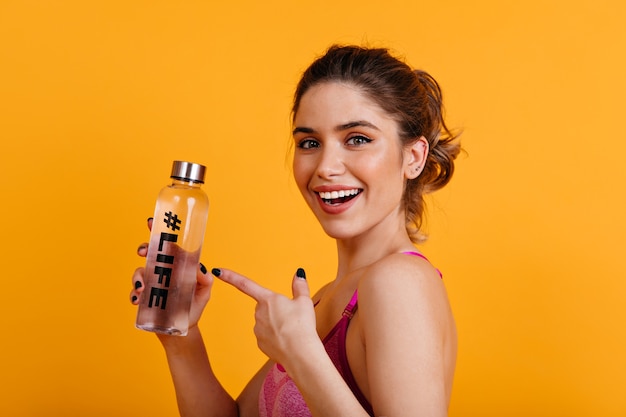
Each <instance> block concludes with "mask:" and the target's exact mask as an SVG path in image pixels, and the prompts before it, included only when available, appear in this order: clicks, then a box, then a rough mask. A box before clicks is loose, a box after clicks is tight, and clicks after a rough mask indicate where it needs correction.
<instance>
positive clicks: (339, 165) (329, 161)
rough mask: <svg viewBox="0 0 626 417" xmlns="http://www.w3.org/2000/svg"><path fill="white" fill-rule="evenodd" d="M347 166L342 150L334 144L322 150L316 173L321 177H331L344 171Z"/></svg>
mask: <svg viewBox="0 0 626 417" xmlns="http://www.w3.org/2000/svg"><path fill="white" fill-rule="evenodd" d="M345 169H346V167H345V164H344V161H343V154H342V152H341V150H339V149H336V147H334V146H325V147H324V148H323V150H322V152H320V157H319V160H318V163H317V169H316V174H317V176H318V177H320V178H324V179H329V178H332V177H334V176H337V175H341V174H343V173H344V171H345Z"/></svg>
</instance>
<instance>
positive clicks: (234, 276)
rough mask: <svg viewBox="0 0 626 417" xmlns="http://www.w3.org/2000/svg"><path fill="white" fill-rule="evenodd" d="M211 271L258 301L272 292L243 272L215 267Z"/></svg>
mask: <svg viewBox="0 0 626 417" xmlns="http://www.w3.org/2000/svg"><path fill="white" fill-rule="evenodd" d="M211 273H212V274H213V275H215V276H216V277H218V278H219V279H221V280H222V281H224V282H226V283H228V284H230V285H232V286H233V287H235V288H237V289H238V290H239V291H241V292H242V293H244V294H247V295H249V296H250V297H252V298H254V299H255V300H256V301H260V300H261V299H262V298H265V297H267V296H268V295H270V294H272V291H270V290H268V289H267V288H265V287H263V286H261V285H259V284H257V283H256V282H254V281H252V280H251V279H250V278H246V277H244V276H243V275H241V274H238V273H236V272H234V271H231V270H229V269H218V268H213V269H212V270H211Z"/></svg>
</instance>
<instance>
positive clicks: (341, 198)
mask: <svg viewBox="0 0 626 417" xmlns="http://www.w3.org/2000/svg"><path fill="white" fill-rule="evenodd" d="M361 191H362V190H360V189H358V188H353V189H350V190H337V191H320V192H318V193H317V194H318V195H319V197H320V198H321V199H322V202H323V203H324V204H328V205H331V206H332V205H338V204H343V203H345V202H348V201H350V200H352V199H353V198H354V197H356V196H357V195H358V194H359V193H360V192H361Z"/></svg>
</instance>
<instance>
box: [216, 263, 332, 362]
mask: <svg viewBox="0 0 626 417" xmlns="http://www.w3.org/2000/svg"><path fill="white" fill-rule="evenodd" d="M211 272H212V273H213V274H214V275H215V276H216V277H218V278H219V279H221V280H222V281H224V282H227V283H229V284H231V285H232V286H234V287H236V288H237V289H238V290H240V291H241V292H243V293H244V294H247V295H249V296H250V297H252V298H254V300H256V302H257V305H256V310H255V320H256V324H255V326H254V334H255V335H256V338H257V344H258V346H259V348H260V349H261V351H263V353H265V354H266V355H267V356H268V357H269V358H270V359H272V360H274V361H276V362H278V363H280V364H281V365H282V366H283V367H285V368H286V369H289V366H290V359H294V358H295V357H297V356H301V355H306V349H307V348H309V347H311V346H312V345H314V344H315V343H318V344H319V343H321V341H320V339H319V337H318V335H317V330H316V324H315V309H314V307H313V302H312V301H311V296H310V293H309V285H308V283H307V281H306V276H305V273H304V270H303V269H298V272H296V274H295V275H294V277H293V282H292V293H293V298H292V299H290V298H288V297H285V296H284V295H281V294H277V293H275V292H273V291H271V290H269V289H267V288H265V287H262V286H260V285H259V284H257V283H256V282H254V281H252V280H250V279H248V278H246V277H244V276H243V275H240V274H238V273H236V272H233V271H230V270H228V269H213V270H212V271H211Z"/></svg>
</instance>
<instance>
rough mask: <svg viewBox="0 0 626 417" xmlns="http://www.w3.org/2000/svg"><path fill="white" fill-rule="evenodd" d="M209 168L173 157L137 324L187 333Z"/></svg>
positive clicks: (156, 219) (156, 218)
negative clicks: (205, 183)
mask: <svg viewBox="0 0 626 417" xmlns="http://www.w3.org/2000/svg"><path fill="white" fill-rule="evenodd" d="M205 170H206V168H205V167H204V166H203V165H199V164H194V163H191V162H183V161H174V163H173V165H172V174H171V176H170V178H171V179H172V183H171V184H170V185H168V186H166V187H164V188H163V189H162V190H161V192H160V193H159V196H158V198H157V202H156V207H155V210H154V217H153V221H152V232H151V233H150V244H149V246H148V255H147V259H146V270H145V272H144V290H143V292H142V293H141V297H140V298H139V309H138V311H137V321H136V323H135V326H136V327H137V328H139V329H142V330H147V331H151V332H157V333H163V334H168V335H176V336H185V335H187V330H188V328H189V309H190V307H191V301H192V299H193V295H194V290H195V287H196V271H197V269H198V263H199V262H200V251H201V250H202V243H203V241H204V232H205V229H206V222H207V217H208V214H209V199H208V198H207V196H206V194H205V193H204V191H203V190H202V189H201V188H200V186H201V185H202V184H203V183H204V174H205Z"/></svg>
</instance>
